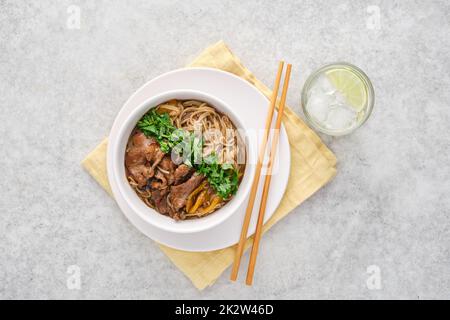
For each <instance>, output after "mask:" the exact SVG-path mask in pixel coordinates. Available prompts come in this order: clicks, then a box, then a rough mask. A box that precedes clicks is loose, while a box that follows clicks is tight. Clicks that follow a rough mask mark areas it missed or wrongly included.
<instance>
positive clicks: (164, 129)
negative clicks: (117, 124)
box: [137, 109, 177, 153]
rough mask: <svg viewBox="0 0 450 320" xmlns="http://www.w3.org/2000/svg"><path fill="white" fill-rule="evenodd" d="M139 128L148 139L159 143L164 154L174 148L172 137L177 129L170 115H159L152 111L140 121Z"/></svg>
mask: <svg viewBox="0 0 450 320" xmlns="http://www.w3.org/2000/svg"><path fill="white" fill-rule="evenodd" d="M137 126H138V128H139V129H140V130H141V131H142V132H143V133H144V134H145V135H146V136H147V137H153V138H155V139H156V141H158V143H159V146H160V148H161V151H162V152H164V153H168V152H169V151H170V149H172V148H173V146H174V141H172V139H171V137H172V134H173V132H174V131H175V130H176V129H177V128H176V127H175V126H174V125H173V124H172V121H170V117H169V114H168V113H163V114H158V113H157V112H156V111H155V110H154V109H152V110H150V111H149V112H147V113H146V114H145V115H144V116H143V117H142V118H141V120H139V122H138V124H137Z"/></svg>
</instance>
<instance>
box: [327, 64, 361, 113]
mask: <svg viewBox="0 0 450 320" xmlns="http://www.w3.org/2000/svg"><path fill="white" fill-rule="evenodd" d="M326 75H327V77H328V79H329V80H330V82H331V83H332V84H333V85H334V86H335V88H336V89H337V90H339V92H340V93H341V94H342V95H343V96H344V97H345V99H346V100H347V102H348V104H349V105H350V106H351V107H353V108H354V109H355V110H356V112H361V111H362V110H363V109H364V107H365V106H366V103H367V91H366V87H365V85H364V83H363V82H362V80H361V79H360V78H359V77H358V76H357V75H356V74H354V73H353V72H351V71H349V70H346V69H334V70H329V71H327V72H326Z"/></svg>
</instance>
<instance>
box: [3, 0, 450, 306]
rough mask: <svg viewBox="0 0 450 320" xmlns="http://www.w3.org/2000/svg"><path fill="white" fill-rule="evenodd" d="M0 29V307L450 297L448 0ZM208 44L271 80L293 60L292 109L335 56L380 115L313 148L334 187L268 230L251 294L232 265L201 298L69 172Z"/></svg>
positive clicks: (108, 18) (142, 6)
mask: <svg viewBox="0 0 450 320" xmlns="http://www.w3.org/2000/svg"><path fill="white" fill-rule="evenodd" d="M71 4H74V5H77V6H79V8H80V9H81V24H80V29H79V30H72V29H69V28H68V27H67V19H68V16H69V15H68V13H67V8H68V6H69V5H71ZM370 5H376V6H378V7H379V9H380V14H381V20H380V29H373V28H372V29H371V28H368V27H367V20H368V19H370V17H373V11H371V9H370V8H369V10H368V7H369V6H370ZM368 11H369V12H368ZM0 24H1V25H0V26H1V28H0V43H1V49H0V93H1V94H0V105H1V112H0V123H1V125H0V136H1V140H0V141H1V142H0V145H1V151H2V155H1V158H0V167H1V175H2V176H1V179H0V187H1V193H0V213H1V218H0V219H1V220H0V222H1V224H0V298H169V299H172V298H219V299H222V298H269V299H271V298H332V299H334V298H363V299H379V298H410V299H427V298H447V299H448V298H450V292H449V288H450V248H449V246H450V218H449V214H450V197H449V195H448V193H449V190H450V170H449V164H450V138H449V129H450V112H449V102H450V91H449V90H448V89H449V87H450V59H449V55H450V38H449V36H448V30H449V28H450V5H449V2H448V1H444V0H442V1H380V0H373V1H290V2H287V1H283V2H281V1H280V2H275V1H245V2H244V1H236V2H230V1H161V2H157V1H148V0H140V1H80V0H73V1H57V2H55V1H5V0H0ZM220 39H224V40H225V41H226V42H227V43H228V44H229V45H230V47H231V48H232V50H233V51H234V52H235V53H236V54H237V55H238V56H239V57H240V58H241V59H242V60H243V62H244V63H245V64H246V65H247V66H248V67H249V68H250V69H251V70H252V71H253V72H254V73H255V74H256V75H257V76H258V77H259V78H260V79H261V80H263V81H264V82H266V83H268V84H271V83H272V81H273V77H274V74H275V71H276V61H277V59H279V58H283V59H285V60H287V61H290V62H292V63H293V64H294V73H293V78H292V82H291V83H292V85H291V90H290V92H289V104H290V105H291V106H293V107H294V109H295V111H296V112H298V113H299V114H301V111H300V106H299V99H300V92H301V87H302V85H303V83H304V81H305V79H306V77H307V76H308V75H309V74H310V73H311V72H312V71H313V70H314V69H317V68H318V67H320V66H322V65H323V64H325V63H328V62H333V61H340V60H343V61H348V62H351V63H354V64H356V65H358V66H360V67H361V68H362V69H364V70H365V71H366V72H367V73H368V75H369V77H370V78H371V79H372V81H373V84H374V86H375V90H376V106H375V109H374V112H373V114H372V116H371V118H370V119H369V121H368V122H367V123H366V125H364V126H363V127H362V128H361V129H360V130H358V131H357V132H355V133H354V134H352V135H350V136H347V137H342V138H329V137H324V140H325V141H326V143H327V144H328V145H329V146H330V148H331V149H332V150H333V151H334V152H335V153H336V155H337V157H338V159H339V163H338V171H339V173H338V176H337V177H336V178H335V179H334V180H333V181H332V182H331V183H330V184H329V185H328V186H326V187H325V188H324V189H322V190H321V191H320V192H318V193H317V194H315V195H314V196H313V197H312V198H311V199H310V200H308V201H307V202H306V203H304V204H303V205H302V206H301V207H299V208H297V209H296V210H295V212H294V213H292V214H291V215H289V217H288V218H287V219H285V220H284V221H283V222H281V223H279V224H278V225H277V226H276V227H274V228H273V229H272V230H271V231H270V232H269V233H268V234H267V236H266V237H265V238H264V241H263V245H262V250H261V254H260V256H259V260H258V266H257V272H256V278H255V285H254V286H253V287H252V288H248V287H246V286H245V285H244V284H243V281H241V282H238V283H236V284H235V283H231V282H230V281H228V272H227V273H226V275H224V276H222V277H221V278H220V279H219V280H218V282H217V283H216V284H215V285H214V286H213V287H210V288H208V289H206V290H204V291H203V292H199V291H197V290H196V289H195V288H194V287H193V286H192V285H191V283H190V282H189V280H188V279H187V278H185V277H184V275H183V274H181V272H179V271H178V270H177V269H176V268H175V267H174V266H173V265H172V264H171V263H170V262H169V260H168V259H167V258H166V257H165V256H164V254H162V253H161V252H160V250H159V249H158V248H157V246H156V245H155V244H154V243H153V242H152V241H151V240H150V239H148V238H146V237H144V236H143V235H142V234H140V233H139V232H138V231H137V230H136V229H135V228H134V227H132V226H131V225H130V224H129V223H128V222H127V220H126V219H125V218H124V216H123V215H122V214H121V213H120V211H119V209H118V207H117V206H116V204H115V203H114V201H113V200H112V199H111V198H110V197H109V196H107V194H106V193H105V192H104V191H103V190H102V189H101V188H99V186H98V185H97V184H96V183H95V181H94V180H93V179H92V178H91V177H90V176H89V175H87V174H86V173H85V172H84V171H83V170H82V168H81V166H80V161H81V160H82V158H83V157H84V156H85V155H86V154H87V153H88V152H89V151H90V150H91V149H92V148H93V147H94V146H95V145H96V144H97V143H98V142H99V141H101V140H102V138H103V137H105V136H106V135H107V134H108V131H109V128H110V126H111V124H112V121H113V119H114V117H115V115H116V114H117V112H118V110H119V109H120V107H121V106H122V104H123V103H124V102H125V101H126V99H127V98H128V97H129V95H131V93H133V92H134V91H135V90H136V89H137V88H138V87H140V86H141V85H142V84H143V83H145V82H146V81H147V80H150V79H152V78H153V77H155V76H157V75H159V74H161V73H163V72H166V71H169V70H172V69H175V68H179V67H181V66H183V65H185V64H186V63H187V62H189V61H190V60H191V59H192V58H193V57H194V56H195V55H196V54H198V53H199V52H200V51H201V50H202V49H203V48H205V47H206V46H207V45H209V44H211V43H213V42H216V41H217V40H220ZM294 170H295V168H294ZM70 265H78V266H79V267H80V269H81V280H82V287H81V290H69V289H68V288H67V286H66V280H67V277H68V274H67V268H68V266H70ZM371 265H376V266H378V267H379V270H380V275H381V285H382V287H381V289H380V290H369V289H368V287H367V285H366V280H367V279H368V278H369V276H370V274H369V273H367V268H368V267H369V266H371Z"/></svg>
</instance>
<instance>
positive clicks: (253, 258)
mask: <svg viewBox="0 0 450 320" xmlns="http://www.w3.org/2000/svg"><path fill="white" fill-rule="evenodd" d="M291 68H292V65H291V64H288V65H287V69H286V75H285V77H284V83H283V91H282V94H281V101H280V105H279V107H278V116H277V122H276V124H275V131H274V134H273V139H272V148H271V150H270V158H269V164H268V167H267V173H266V178H265V180H264V188H263V192H262V198H261V204H260V206H259V214H258V222H257V225H256V231H255V237H254V239H253V247H252V253H251V255H250V262H249V264H248V270H247V279H246V281H245V283H246V284H247V285H249V286H250V285H252V283H253V274H254V272H255V264H256V257H257V256H258V250H259V242H260V240H261V234H262V227H263V223H264V214H265V212H266V205H267V195H268V193H269V187H270V181H271V178H272V169H273V163H274V162H275V156H276V152H277V146H278V138H279V136H280V128H281V118H282V117H283V112H284V105H285V103H286V95H287V90H288V86H289V78H290V76H291Z"/></svg>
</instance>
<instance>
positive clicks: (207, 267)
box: [82, 41, 336, 290]
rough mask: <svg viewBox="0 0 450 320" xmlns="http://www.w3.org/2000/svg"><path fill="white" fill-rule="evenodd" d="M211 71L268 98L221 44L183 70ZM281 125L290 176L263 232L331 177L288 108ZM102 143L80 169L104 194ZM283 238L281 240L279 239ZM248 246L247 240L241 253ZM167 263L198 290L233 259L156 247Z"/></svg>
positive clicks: (330, 157)
mask: <svg viewBox="0 0 450 320" xmlns="http://www.w3.org/2000/svg"><path fill="white" fill-rule="evenodd" d="M201 66H202V67H213V68H217V69H222V70H225V71H228V72H231V73H234V74H236V75H238V76H240V77H242V78H244V79H246V80H247V81H249V82H250V83H251V84H253V85H254V86H255V87H256V88H258V89H259V90H260V91H261V92H262V93H263V94H264V95H266V96H267V97H270V95H271V90H270V89H269V88H268V87H266V86H265V85H264V84H262V83H261V82H260V81H259V80H258V79H256V78H255V76H254V75H253V74H252V73H251V72H250V71H249V70H248V69H247V68H246V67H244V66H243V65H242V63H241V62H240V61H239V59H238V58H237V57H236V56H235V55H234V54H233V53H232V52H231V51H230V49H229V48H228V47H227V46H226V45H225V43H224V42H223V41H219V42H218V43H216V44H214V45H212V46H210V47H209V48H207V49H205V50H204V51H203V52H202V53H201V54H200V56H198V57H197V58H196V59H195V60H194V61H193V62H192V63H191V64H190V65H189V67H201ZM283 123H284V126H285V128H286V131H287V134H288V136H289V143H290V147H291V173H290V177H289V183H288V186H287V189H286V192H285V194H284V196H283V199H282V201H281V203H280V205H279V207H278V209H277V210H276V212H275V213H274V215H273V216H272V217H271V219H270V220H269V221H268V222H267V223H266V224H265V225H264V229H263V230H264V232H265V231H267V230H268V229H269V228H270V227H272V226H273V225H274V224H275V223H277V222H278V221H279V220H281V219H282V218H283V217H285V216H286V215H287V214H288V213H289V212H290V211H291V210H292V209H294V208H295V207H297V206H298V205H299V204H300V203H302V202H303V201H304V200H305V199H307V198H308V197H309V196H311V195H312V194H313V193H314V192H316V191H317V190H318V189H320V188H321V187H322V186H323V185H325V184H326V183H327V182H328V181H330V180H331V179H332V178H333V177H334V176H335V174H336V169H335V165H336V157H335V156H334V154H333V153H332V152H331V151H330V150H329V149H328V148H327V147H326V146H325V145H324V144H323V143H322V141H321V140H320V138H319V137H318V136H317V135H316V134H315V133H314V132H313V131H312V130H311V129H310V128H309V127H308V126H306V125H305V123H304V122H303V121H302V120H301V119H300V118H299V117H298V116H297V115H296V114H295V113H294V112H293V111H292V110H291V109H289V108H286V109H285V113H284V117H283ZM106 146H107V139H105V140H103V142H102V143H101V144H100V145H99V146H97V148H96V149H95V150H93V151H92V152H91V153H90V154H89V155H88V156H87V157H86V158H85V159H84V160H83V162H82V165H83V167H84V168H85V169H86V170H87V171H88V172H89V174H91V175H92V176H93V177H94V179H95V180H97V182H98V183H99V184H100V185H101V186H102V187H103V188H104V189H105V190H106V191H107V192H108V193H109V194H110V195H112V193H111V189H110V186H109V184H108V177H107V174H106ZM279 236H283V235H279ZM250 244H251V240H250V239H247V243H246V248H248V247H249V246H250ZM159 246H160V248H161V250H162V251H163V252H164V253H165V254H166V255H167V256H168V257H169V259H170V260H171V261H172V262H173V263H174V264H175V265H176V266H177V267H178V268H179V269H180V270H181V271H182V272H183V273H184V274H185V275H186V276H187V277H188V278H189V279H190V280H191V281H192V283H193V284H194V285H195V287H197V288H198V289H200V290H202V289H204V288H205V287H207V286H209V285H211V284H213V283H214V282H215V281H216V280H217V278H218V277H219V276H220V275H221V274H222V273H223V272H224V270H225V269H226V268H227V267H228V266H230V265H231V263H232V262H233V258H234V246H233V247H229V248H225V249H222V250H216V251H210V252H187V251H180V250H175V249H172V248H169V247H166V246H164V245H161V244H160V245H159Z"/></svg>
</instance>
